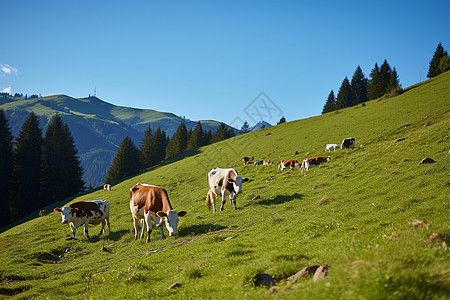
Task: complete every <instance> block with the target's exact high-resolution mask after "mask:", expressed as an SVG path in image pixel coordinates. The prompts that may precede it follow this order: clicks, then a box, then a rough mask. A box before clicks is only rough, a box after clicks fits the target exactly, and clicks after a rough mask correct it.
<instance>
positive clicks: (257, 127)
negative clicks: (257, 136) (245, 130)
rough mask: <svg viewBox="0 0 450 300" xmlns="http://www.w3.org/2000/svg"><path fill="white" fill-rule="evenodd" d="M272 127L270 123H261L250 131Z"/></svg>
mask: <svg viewBox="0 0 450 300" xmlns="http://www.w3.org/2000/svg"><path fill="white" fill-rule="evenodd" d="M271 126H272V125H271V124H270V123H267V122H266V121H259V122H258V123H256V125H254V126H253V127H252V128H250V131H255V130H259V129H262V128H267V127H271Z"/></svg>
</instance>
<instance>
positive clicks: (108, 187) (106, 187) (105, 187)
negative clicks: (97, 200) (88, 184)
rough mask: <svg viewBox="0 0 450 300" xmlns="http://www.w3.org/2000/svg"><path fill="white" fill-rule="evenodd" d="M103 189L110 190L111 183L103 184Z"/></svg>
mask: <svg viewBox="0 0 450 300" xmlns="http://www.w3.org/2000/svg"><path fill="white" fill-rule="evenodd" d="M103 190H104V191H110V190H111V185H110V184H104V185H103Z"/></svg>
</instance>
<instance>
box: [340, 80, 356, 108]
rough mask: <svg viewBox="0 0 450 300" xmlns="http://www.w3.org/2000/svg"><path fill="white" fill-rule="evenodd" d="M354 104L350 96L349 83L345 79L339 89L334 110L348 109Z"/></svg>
mask: <svg viewBox="0 0 450 300" xmlns="http://www.w3.org/2000/svg"><path fill="white" fill-rule="evenodd" d="M354 104H355V103H354V98H353V95H352V89H351V88H350V82H349V81H348V78H347V77H345V79H344V81H343V82H342V85H341V87H340V88H339V93H338V96H337V98H336V107H335V109H341V108H346V107H350V106H353V105H354Z"/></svg>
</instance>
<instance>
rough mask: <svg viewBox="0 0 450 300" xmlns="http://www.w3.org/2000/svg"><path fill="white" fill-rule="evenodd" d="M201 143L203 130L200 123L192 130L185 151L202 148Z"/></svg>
mask: <svg viewBox="0 0 450 300" xmlns="http://www.w3.org/2000/svg"><path fill="white" fill-rule="evenodd" d="M202 142H203V128H202V124H201V123H200V121H198V122H197V125H196V126H195V128H194V130H192V134H191V135H190V136H189V139H188V141H187V149H188V150H190V149H195V148H198V147H200V146H202Z"/></svg>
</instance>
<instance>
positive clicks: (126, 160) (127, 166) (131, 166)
mask: <svg viewBox="0 0 450 300" xmlns="http://www.w3.org/2000/svg"><path fill="white" fill-rule="evenodd" d="M139 169H140V163H139V149H138V148H137V147H136V146H135V145H134V143H133V141H132V140H131V138H129V137H128V136H126V137H125V138H123V140H122V142H121V143H120V146H119V149H117V153H116V156H115V157H114V159H113V162H112V164H111V167H110V168H109V170H108V175H106V181H107V182H112V181H115V180H118V179H121V178H124V177H127V176H131V175H134V174H136V173H138V172H139Z"/></svg>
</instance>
